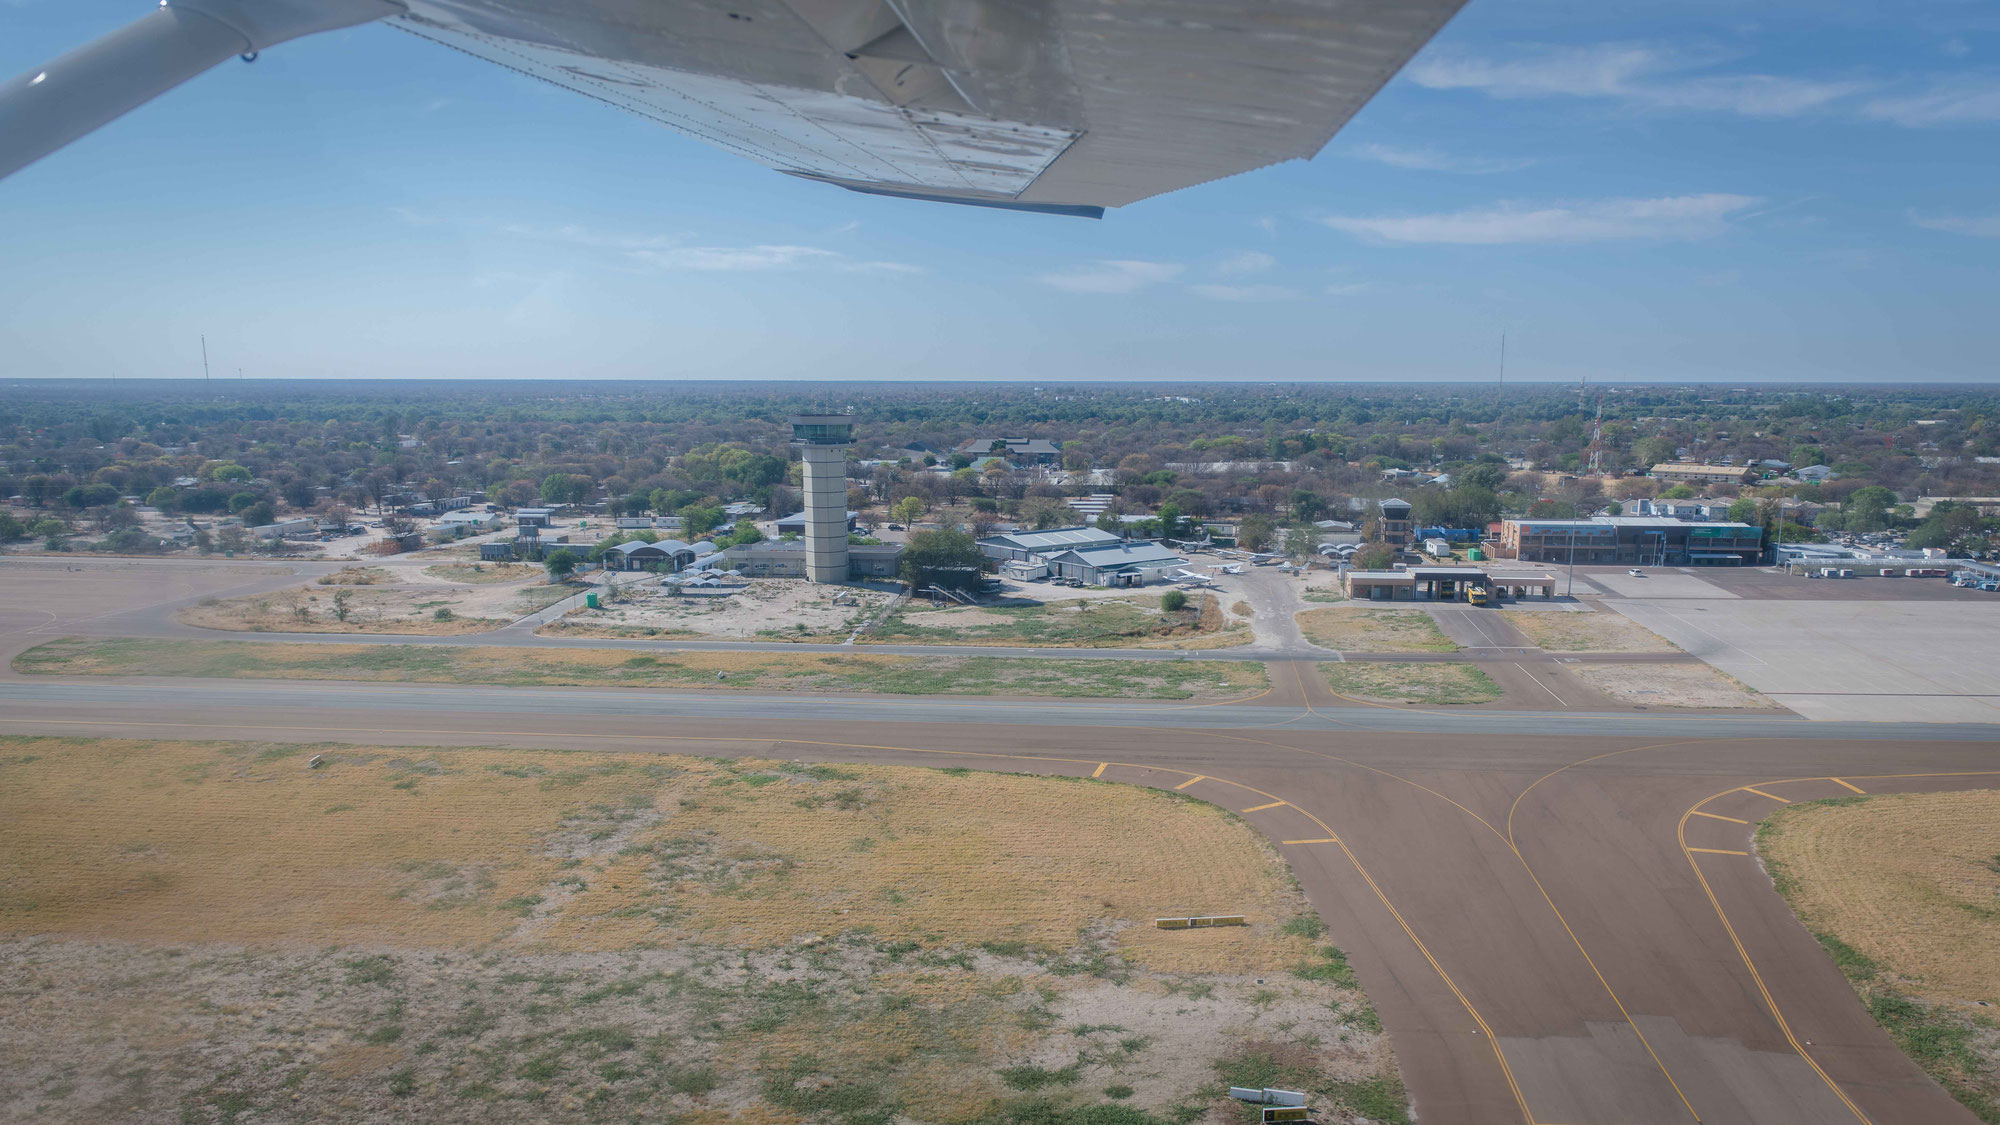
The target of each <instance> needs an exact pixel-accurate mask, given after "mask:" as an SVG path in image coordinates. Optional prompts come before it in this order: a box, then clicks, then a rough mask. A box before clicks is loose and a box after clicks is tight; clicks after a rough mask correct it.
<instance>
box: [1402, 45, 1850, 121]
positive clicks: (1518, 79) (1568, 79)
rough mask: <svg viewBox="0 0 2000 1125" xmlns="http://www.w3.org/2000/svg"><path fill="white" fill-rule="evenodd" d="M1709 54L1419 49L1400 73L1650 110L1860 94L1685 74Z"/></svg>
mask: <svg viewBox="0 0 2000 1125" xmlns="http://www.w3.org/2000/svg"><path fill="white" fill-rule="evenodd" d="M1714 61H1715V60H1712V59H1701V58H1693V57H1689V56H1686V55H1683V54H1679V53H1676V52H1673V51H1669V50H1665V49H1663V48H1659V47H1652V46H1646V45H1643V44H1621V43H1605V44H1599V45H1596V46H1590V47H1562V48H1543V49H1540V50H1537V51H1534V52H1533V53H1532V55H1531V56H1529V57H1523V58H1519V59H1512V60H1505V61H1499V60H1493V59H1486V58H1480V57H1477V56H1474V55H1470V54H1467V53H1464V52H1451V51H1441V52H1438V53H1435V54H1431V55H1425V56H1423V57H1421V58H1419V59H1418V60H1417V61H1416V62H1414V63H1412V64H1411V65H1410V67H1409V69H1408V70H1407V71H1406V72H1405V73H1407V74H1408V75H1409V76H1410V79H1411V80H1412V81H1414V82H1415V83H1416V84H1417V85H1419V86H1423V87H1425V88H1427V89H1432V90H1478V91H1480V92H1482V93H1485V94H1487V95H1489V96H1491V97H1496V98H1548V97H1575V98H1605V99H1612V100H1617V101H1623V102H1626V103H1629V104H1633V105H1637V106H1642V107H1646V108H1651V109H1689V110H1709V111H1716V112H1726V113H1738V114H1742V115H1744V116H1747V117H1794V116H1797V115H1799V114H1802V113H1807V112H1810V111H1812V110H1816V109H1820V108H1823V107H1825V106H1827V105H1828V104H1830V103H1832V102H1835V101H1838V100H1839V99H1841V98H1845V97H1848V96H1850V95H1853V94H1857V93H1861V92H1863V91H1865V90H1867V89H1868V88H1869V86H1868V84H1867V83H1862V82H1852V81H1841V80H1822V79H1812V78H1789V77H1784V76H1781V75H1775V74H1725V75H1701V74H1689V73H1688V72H1689V71H1692V70H1698V69H1702V68H1704V67H1707V66H1709V65H1712V64H1713V62H1714Z"/></svg>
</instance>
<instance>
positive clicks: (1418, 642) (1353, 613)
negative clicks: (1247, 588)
mask: <svg viewBox="0 0 2000 1125" xmlns="http://www.w3.org/2000/svg"><path fill="white" fill-rule="evenodd" d="M1296 620H1297V621H1298V624H1299V631H1300V632H1301V633H1304V634H1305V638H1306V640H1308V641H1311V642H1312V643H1313V644H1316V645H1318V646H1320V647H1321V648H1330V649H1337V650H1340V651H1344V652H1456V651H1458V646H1457V645H1455V644H1453V643H1452V642H1451V640H1450V638H1448V637H1446V636H1445V635H1444V631H1443V630H1441V629H1439V628H1438V626H1437V622H1436V621H1434V620H1432V619H1431V615H1430V614H1428V613H1425V612H1424V611H1423V610H1420V609H1374V608H1371V607H1367V606H1340V607H1337V608H1333V609H1309V610H1306V611H1305V612H1304V613H1300V614H1297V615H1296Z"/></svg>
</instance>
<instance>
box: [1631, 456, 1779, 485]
mask: <svg viewBox="0 0 2000 1125" xmlns="http://www.w3.org/2000/svg"><path fill="white" fill-rule="evenodd" d="M1648 475H1649V476H1651V477H1652V478H1653V479H1654V480H1668V481H1681V482H1685V483H1687V484H1743V483H1745V482H1747V481H1748V480H1750V478H1751V477H1753V476H1755V475H1756V472H1755V470H1752V469H1749V468H1745V467H1743V466H1739V465H1696V464H1693V463H1691V462H1687V461H1667V462H1663V463H1661V464H1658V465H1655V466H1653V469H1652V472H1651V473H1649V474H1648Z"/></svg>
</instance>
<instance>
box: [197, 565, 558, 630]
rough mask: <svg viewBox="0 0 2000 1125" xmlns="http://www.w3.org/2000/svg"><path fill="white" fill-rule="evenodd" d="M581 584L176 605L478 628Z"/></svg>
mask: <svg viewBox="0 0 2000 1125" xmlns="http://www.w3.org/2000/svg"><path fill="white" fill-rule="evenodd" d="M369 569H375V568H369ZM578 589H580V587H575V586H567V585H563V586H551V585H542V584H537V585H531V586H521V585H515V586H446V585H442V584H439V583H433V582H423V583H413V584H410V585H369V586H353V587H348V586H340V587H335V588H332V589H328V588H325V587H321V586H318V585H310V586H302V587H295V588H293V589H289V590H279V591H277V592H275V593H269V594H251V595H246V596H244V597H238V598H208V599H204V600H203V601H201V602H200V603H198V604H196V605H192V606H189V607H188V608H186V609H183V610H181V611H180V613H179V615H178V619H179V620H180V621H182V622H184V623H186V624H189V625H198V626H200V627H202V628H204V629H226V630H231V631H234V632H249V633H422V634H430V635H450V634H457V633H479V632H484V631H486V630H488V629H496V628H498V627H500V626H502V625H505V624H507V623H508V622H510V621H515V620H517V619H519V618H521V617H525V616H527V615H528V614H531V613H534V612H535V611H537V610H540V609H544V608H546V607H548V606H549V605H551V604H553V603H555V602H558V601H561V600H562V599H563V598H566V597H570V596H571V595H573V594H575V593H577V591H578ZM343 613H344V614H345V615H346V617H345V620H343V619H342V616H341V615H342V614H343Z"/></svg>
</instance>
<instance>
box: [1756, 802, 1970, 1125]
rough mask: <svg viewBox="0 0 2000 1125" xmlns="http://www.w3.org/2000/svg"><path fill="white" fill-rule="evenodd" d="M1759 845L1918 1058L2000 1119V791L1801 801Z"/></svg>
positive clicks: (1795, 903)
mask: <svg viewBox="0 0 2000 1125" xmlns="http://www.w3.org/2000/svg"><path fill="white" fill-rule="evenodd" d="M1757 852H1758V855H1759V856H1760V857H1761V858H1762V860H1763V862H1764V864H1765V867H1766V869H1768V870H1769V871H1770V873H1771V876H1772V878H1773V880H1774V881H1775V882H1776V884H1777V887H1778V890H1779V892H1780V893H1781V894H1783V895H1784V896H1785V897H1786V899H1787V900H1789V901H1790V902H1791V904H1792V909H1793V910H1795V911H1797V913H1798V915H1799V919H1800V921H1802V922H1804V923H1805V925H1806V928H1807V929H1810V930H1811V931H1813V933H1814V935H1815V936H1816V937H1818V938H1819V940H1820V943H1821V944H1822V945H1824V946H1825V947H1826V949H1827V952H1828V954H1830V955H1831V956H1832V957H1833V960H1834V963H1835V964H1836V965H1838V966H1840V969H1841V971H1842V972H1843V973H1845V974H1846V976H1847V978H1848V980H1849V981H1850V982H1851V983H1852V984H1853V985H1854V987H1855V990H1856V991H1857V992H1859V993H1860V994H1861V996H1862V999H1863V1000H1864V1001H1865V1002H1866V1003H1867V1005H1868V1007H1869V1009H1870V1011H1872V1012H1873V1013H1874V1015H1875V1018H1876V1019H1877V1020H1878V1021H1879V1022H1880V1023H1881V1024H1882V1025H1883V1026H1884V1027H1885V1028H1886V1029H1887V1030H1888V1031H1889V1033H1890V1034H1891V1035H1892V1036H1894V1037H1895V1038H1896V1040H1897V1041H1898V1042H1899V1043H1900V1044H1901V1045H1902V1047H1903V1049H1904V1050H1905V1051H1906V1052H1908V1053H1909V1055H1910V1057H1911V1058H1912V1059H1915V1060H1916V1062H1917V1063H1918V1064H1919V1065H1921V1066H1922V1067H1923V1068H1924V1069H1925V1070H1926V1071H1928V1072H1930V1074H1931V1076H1932V1077H1934V1078H1936V1079H1938V1080H1939V1081H1940V1082H1941V1083H1943V1084H1944V1086H1945V1088H1946V1089H1948V1090H1950V1091H1951V1092H1952V1093H1953V1095H1954V1096H1956V1097H1957V1098H1958V1099H1959V1100H1960V1101H1961V1102H1964V1103H1965V1104H1966V1105H1967V1106H1968V1107H1969V1108H1972V1109H1974V1110H1975V1111H1976V1112H1979V1113H1980V1115H1981V1116H1982V1117H1983V1119H1985V1120H1988V1121H1992V1120H1996V1119H2000V1022H1996V1021H1995V1020H1994V1018H1993V1012H1995V1011H1996V1010H2000V1009H1996V1008H1994V1007H1991V1006H1990V1005H1995V1004H2000V793H1996V792H1994V791H1991V790H1986V791H1976V792H1966V793H1909V794H1888V795H1882V796H1873V797H1866V798H1862V797H1854V798H1842V799H1839V800H1833V801H1816V802H1810V803H1804V804H1797V805H1792V806H1789V807H1787V808H1784V809H1781V810H1779V811H1778V812H1777V813H1776V814H1774V815H1773V816H1772V817H1770V818H1769V819H1768V820H1766V821H1765V822H1764V823H1763V824H1762V825H1761V826H1760V827H1759V829H1758V833H1757ZM1981 1001H1983V1002H1985V1003H1986V1004H1987V1005H1989V1006H1988V1007H1981V1006H1980V1002H1981Z"/></svg>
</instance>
